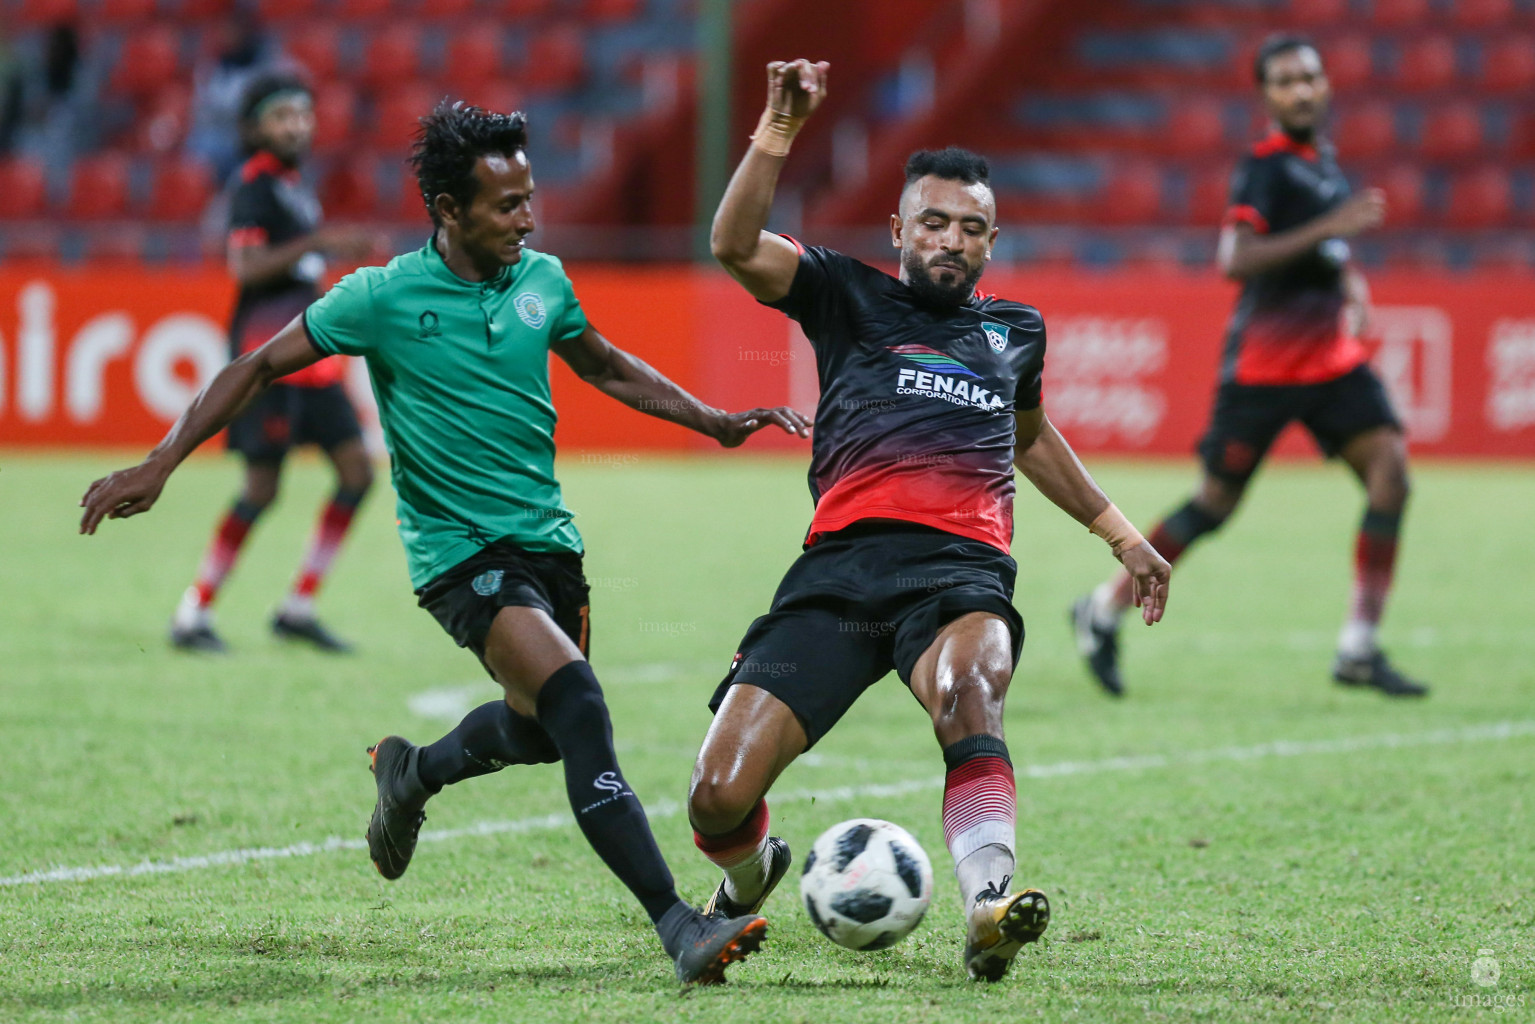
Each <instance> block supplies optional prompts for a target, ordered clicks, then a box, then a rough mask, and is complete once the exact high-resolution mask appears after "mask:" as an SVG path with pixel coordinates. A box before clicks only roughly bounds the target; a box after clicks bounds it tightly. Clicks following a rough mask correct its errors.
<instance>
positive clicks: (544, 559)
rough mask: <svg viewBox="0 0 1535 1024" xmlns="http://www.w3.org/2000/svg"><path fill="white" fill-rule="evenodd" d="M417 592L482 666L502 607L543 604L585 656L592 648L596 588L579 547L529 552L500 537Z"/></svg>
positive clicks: (448, 631)
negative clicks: (575, 550)
mask: <svg viewBox="0 0 1535 1024" xmlns="http://www.w3.org/2000/svg"><path fill="white" fill-rule="evenodd" d="M416 597H417V599H418V602H419V603H420V605H421V607H423V608H425V609H426V610H427V611H429V612H431V613H432V616H433V617H434V618H435V619H436V620H437V622H438V624H439V625H440V626H442V628H443V629H444V630H446V631H447V634H448V635H449V636H451V637H452V638H453V640H454V642H455V643H457V644H458V645H459V646H460V647H467V648H469V649H470V650H471V651H473V652H474V653H475V654H476V655H477V656H478V657H479V659H480V664H482V665H483V664H485V637H486V635H487V634H488V633H489V632H490V624H491V622H492V621H494V620H495V617H496V613H497V612H499V611H500V610H501V609H502V608H537V609H539V610H540V611H542V612H544V613H545V614H546V615H548V616H549V617H550V618H551V619H553V620H554V624H555V625H556V626H558V627H559V628H560V629H561V630H562V631H563V632H564V634H565V635H566V636H568V637H570V639H571V642H572V643H574V644H575V645H576V647H577V648H578V649H579V650H580V651H581V655H582V657H588V656H590V653H591V602H590V597H591V590H590V588H588V587H587V585H586V576H585V574H584V573H583V572H582V571H581V556H580V555H578V554H575V553H573V552H569V551H558V552H541V551H524V550H522V549H521V548H519V547H517V546H516V545H514V544H509V543H507V542H505V541H496V542H495V543H494V544H491V545H490V546H488V547H485V548H482V549H481V550H480V552H479V553H478V554H476V555H473V556H472V557H470V558H467V559H465V560H464V561H462V562H460V563H458V564H457V565H455V566H454V567H453V568H451V569H449V570H448V571H447V572H445V573H443V574H442V575H441V576H438V577H437V578H436V579H434V580H432V581H431V582H430V583H428V584H427V585H426V586H424V587H422V588H421V589H420V590H418V591H416ZM485 671H487V672H489V671H490V668H489V666H487V667H486V669H485ZM491 674H492V677H494V673H491Z"/></svg>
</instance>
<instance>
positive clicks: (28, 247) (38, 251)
mask: <svg viewBox="0 0 1535 1024" xmlns="http://www.w3.org/2000/svg"><path fill="white" fill-rule="evenodd" d="M62 234H63V232H61V231H60V230H59V226H58V225H57V224H35V225H28V227H27V230H25V231H8V232H6V233H5V235H4V236H3V237H0V256H3V257H4V258H5V260H6V262H7V263H15V262H19V261H24V260H39V261H43V262H53V261H56V260H57V259H58V258H59V243H60V242H61V241H62V238H61V235H62Z"/></svg>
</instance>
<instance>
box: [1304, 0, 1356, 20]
mask: <svg viewBox="0 0 1535 1024" xmlns="http://www.w3.org/2000/svg"><path fill="white" fill-rule="evenodd" d="M1347 19H1348V0H1290V20H1291V21H1293V22H1294V23H1295V24H1297V25H1303V26H1314V25H1327V26H1332V25H1337V24H1339V23H1340V22H1343V21H1346V20H1347Z"/></svg>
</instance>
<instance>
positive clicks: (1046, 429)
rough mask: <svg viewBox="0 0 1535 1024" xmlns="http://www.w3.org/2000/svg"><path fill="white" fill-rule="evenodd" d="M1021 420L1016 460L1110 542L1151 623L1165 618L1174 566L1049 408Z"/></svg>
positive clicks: (1033, 481) (1032, 479) (1074, 515)
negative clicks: (1048, 414)
mask: <svg viewBox="0 0 1535 1024" xmlns="http://www.w3.org/2000/svg"><path fill="white" fill-rule="evenodd" d="M1017 419H1018V435H1017V442H1016V447H1015V449H1014V453H1015V454H1014V456H1013V464H1014V465H1016V466H1017V467H1018V471H1019V472H1020V473H1022V474H1023V475H1024V476H1026V477H1028V478H1029V482H1030V483H1031V484H1033V485H1034V487H1035V489H1036V490H1038V491H1039V493H1040V494H1043V495H1044V496H1045V497H1047V498H1049V499H1050V500H1051V501H1052V502H1054V503H1055V504H1056V505H1057V506H1058V507H1059V508H1060V509H1061V510H1062V511H1064V512H1065V513H1066V514H1067V515H1069V516H1071V518H1073V519H1075V520H1076V521H1077V522H1079V523H1081V524H1082V525H1083V526H1085V527H1087V528H1088V529H1089V530H1091V531H1092V532H1093V533H1096V534H1098V535H1099V536H1100V537H1102V538H1103V539H1104V540H1106V541H1108V542H1109V545H1110V547H1111V548H1112V549H1113V551H1114V557H1115V558H1118V559H1119V561H1120V562H1121V563H1122V564H1123V565H1124V567H1125V571H1126V572H1128V573H1129V574H1130V579H1131V581H1132V584H1133V587H1134V596H1135V604H1136V606H1137V607H1139V608H1140V609H1141V617H1142V618H1143V619H1145V620H1146V624H1147V625H1151V624H1152V623H1154V622H1160V621H1161V619H1162V611H1163V609H1164V608H1166V606H1167V585H1168V581H1169V578H1170V576H1171V574H1172V567H1171V566H1170V565H1168V564H1167V561H1166V559H1164V558H1163V557H1162V556H1161V555H1159V554H1157V552H1156V549H1155V548H1153V547H1152V546H1151V545H1150V544H1148V543H1146V540H1145V538H1143V537H1142V536H1141V535H1140V533H1139V532H1137V531H1136V529H1135V527H1133V526H1131V525H1130V523H1129V521H1128V520H1126V519H1125V517H1124V516H1123V515H1122V514H1121V513H1120V511H1119V510H1118V509H1117V508H1115V507H1114V504H1113V502H1111V501H1109V499H1108V495H1106V494H1104V493H1103V491H1102V490H1101V489H1100V488H1099V487H1098V485H1097V484H1096V483H1094V482H1093V478H1092V476H1091V475H1090V474H1089V473H1088V472H1087V468H1086V467H1085V466H1083V465H1082V463H1081V462H1080V461H1079V460H1078V459H1077V455H1076V453H1075V452H1073V451H1072V450H1071V446H1070V445H1068V444H1067V443H1066V439H1065V438H1064V437H1062V436H1061V434H1060V432H1059V431H1058V430H1056V429H1055V426H1054V425H1053V424H1051V422H1050V421H1049V420H1048V419H1046V418H1045V411H1044V409H1043V408H1039V409H1031V410H1029V411H1028V412H1020V413H1019V414H1018V417H1017Z"/></svg>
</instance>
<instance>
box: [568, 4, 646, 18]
mask: <svg viewBox="0 0 1535 1024" xmlns="http://www.w3.org/2000/svg"><path fill="white" fill-rule="evenodd" d="M644 7H645V0H586V2H585V3H584V4H583V5H582V10H581V16H582V17H583V18H585V19H587V20H591V21H632V20H634V18H635V17H636V16H637V15H639V14H641V13H642V12H643V10H644Z"/></svg>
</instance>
